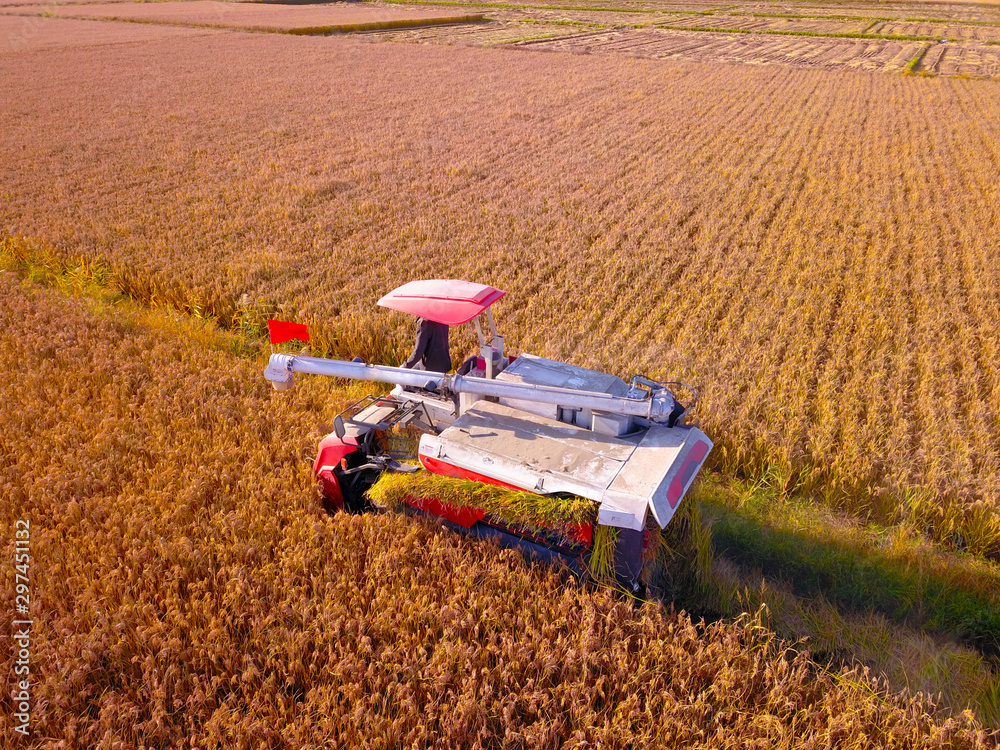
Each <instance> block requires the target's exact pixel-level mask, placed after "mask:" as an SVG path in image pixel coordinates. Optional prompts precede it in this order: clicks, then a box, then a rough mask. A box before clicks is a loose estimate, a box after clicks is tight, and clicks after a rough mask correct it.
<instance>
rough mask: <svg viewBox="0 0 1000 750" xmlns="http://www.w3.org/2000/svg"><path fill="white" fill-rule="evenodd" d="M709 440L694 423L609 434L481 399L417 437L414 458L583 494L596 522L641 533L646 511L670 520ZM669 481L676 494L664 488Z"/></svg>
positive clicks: (525, 485)
mask: <svg viewBox="0 0 1000 750" xmlns="http://www.w3.org/2000/svg"><path fill="white" fill-rule="evenodd" d="M699 444H700V447H699ZM711 445H712V444H711V441H709V439H708V438H707V437H706V436H705V434H704V433H703V432H701V430H698V429H697V428H695V427H683V426H680V427H663V426H660V425H653V426H651V427H649V428H647V429H643V430H641V431H638V432H637V433H636V434H634V435H629V436H626V437H613V436H609V435H598V434H595V433H593V432H590V431H589V430H583V429H580V428H575V427H571V426H569V425H566V424H563V423H561V422H558V421H556V420H553V419H549V418H548V417H543V416H540V415H537V414H529V413H527V412H524V411H521V410H519V409H513V408H511V407H509V406H505V405H503V404H494V403H490V402H488V401H480V402H478V403H477V404H476V405H475V406H474V407H473V408H472V409H470V410H469V411H468V412H466V413H465V414H463V415H462V416H461V417H459V418H458V419H457V420H456V421H455V422H454V424H452V426H451V427H449V428H447V429H446V430H444V431H443V432H442V433H441V434H440V435H424V436H423V437H422V438H421V439H420V456H421V458H422V459H423V458H425V457H426V458H432V459H437V460H439V461H442V462H444V463H446V464H449V465H451V466H455V467H458V468H460V469H463V470H465V471H467V472H471V473H473V474H479V475H482V476H485V477H489V478H491V479H496V480H498V481H501V482H504V483H506V484H510V485H513V486H515V487H520V488H522V489H524V490H527V491H529V492H538V493H543V494H553V493H560V492H566V493H570V494H573V495H579V496H580V497H586V498H589V499H591V500H593V501H594V502H596V503H597V504H598V522H599V523H602V524H606V525H610V526H617V527H619V528H627V529H635V530H641V529H642V528H644V526H645V522H646V513H647V511H652V513H653V516H654V518H655V519H656V521H657V522H658V523H659V524H660V526H661V527H662V526H666V525H667V523H669V521H670V519H671V518H672V517H673V514H674V512H675V511H676V509H677V507H678V506H679V505H680V500H681V499H682V498H683V495H684V493H685V492H687V489H688V487H690V484H691V480H693V478H694V475H695V474H697V470H698V468H700V467H701V464H702V463H703V462H704V458H705V457H706V456H707V455H708V451H709V450H710V449H711ZM694 449H697V450H696V452H697V453H698V454H699V455H700V460H695V459H694V458H693V457H692V451H693V450H694ZM682 479H683V481H682ZM675 481H676V482H677V483H678V487H679V488H680V493H679V495H678V494H677V492H676V491H675V492H674V493H671V491H670V490H671V487H672V486H673V485H674V484H675ZM675 489H676V488H675ZM671 498H673V499H671Z"/></svg>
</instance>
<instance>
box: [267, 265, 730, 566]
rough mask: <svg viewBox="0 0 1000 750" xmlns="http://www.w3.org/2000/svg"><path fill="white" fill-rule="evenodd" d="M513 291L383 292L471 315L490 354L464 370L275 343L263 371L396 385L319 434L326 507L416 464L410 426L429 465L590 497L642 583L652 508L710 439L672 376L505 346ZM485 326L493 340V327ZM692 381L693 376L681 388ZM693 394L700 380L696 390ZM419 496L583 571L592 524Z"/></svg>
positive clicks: (675, 501) (418, 305)
mask: <svg viewBox="0 0 1000 750" xmlns="http://www.w3.org/2000/svg"><path fill="white" fill-rule="evenodd" d="M503 295H504V292H501V291H499V290H498V289H494V288H493V287H490V286H484V285H482V284H473V283H470V282H465V281H454V280H429V281H414V282H411V283H409V284H405V285H403V286H401V287H399V288H398V289H396V290H394V291H393V292H390V293H389V294H388V295H386V296H385V297H383V298H382V299H380V300H379V302H378V304H379V305H382V306H383V307H389V308H392V309H396V310H401V311H403V312H407V313H410V314H413V315H418V316H420V317H423V318H427V319H430V320H433V321H437V322H439V323H444V324H446V325H460V324H464V323H467V322H469V321H473V322H474V325H475V328H476V333H477V335H478V337H479V343H480V347H481V356H479V357H478V358H477V360H476V362H475V365H474V366H473V367H472V368H471V370H470V371H469V372H468V373H467V374H465V375H459V374H453V375H449V374H446V373H440V372H428V371H424V370H411V369H404V368H400V367H385V366H379V365H370V364H365V363H364V362H362V361H360V360H357V359H356V360H354V361H353V362H346V361H341V360H332V359H322V358H318V357H306V356H298V355H290V354H272V355H271V359H270V362H269V364H268V368H267V370H266V372H265V377H266V378H267V379H268V380H270V381H271V383H272V384H273V385H274V387H275V388H277V389H279V390H283V389H286V388H290V387H292V384H293V379H294V375H295V374H296V373H302V374H306V373H308V374H313V375H327V376H331V377H338V378H352V379H359V380H371V381H376V382H383V383H392V384H394V385H395V386H396V387H395V388H394V389H393V390H392V391H391V393H390V394H389V395H376V396H368V397H367V398H365V399H362V400H361V401H359V402H358V403H357V404H354V405H353V406H352V407H350V408H348V409H347V410H346V411H345V412H344V413H342V414H341V415H339V416H338V417H337V418H336V419H335V420H334V427H335V430H334V432H333V433H331V434H330V435H327V436H326V437H325V438H324V439H323V440H322V441H321V442H320V445H319V451H318V454H317V456H316V460H315V464H314V471H315V473H316V475H317V477H318V479H319V480H320V482H321V485H322V488H323V495H324V504H325V506H326V507H327V509H328V510H335V509H343V508H347V509H348V510H352V511H360V510H363V509H364V508H365V507H366V506H367V499H366V497H365V493H366V492H367V490H368V489H369V488H370V487H371V485H372V484H373V483H374V482H375V481H376V480H377V479H378V477H379V476H380V475H381V473H382V472H384V471H403V472H414V471H419V470H420V467H419V466H416V465H415V464H413V463H412V462H409V461H407V460H406V459H407V458H412V450H411V451H409V453H410V454H411V455H410V456H407V455H406V454H407V451H405V450H402V451H401V450H393V448H394V447H395V446H397V445H398V444H399V442H401V441H400V435H401V434H405V433H410V434H412V433H414V432H417V433H419V434H420V441H419V448H418V450H417V455H416V458H417V459H418V460H419V463H420V466H422V467H423V468H424V469H426V470H427V471H429V472H432V473H435V474H442V475H446V476H451V477H459V478H464V479H472V480H476V481H480V482H485V483H487V484H494V485H500V486H504V487H509V488H514V489H519V490H525V491H528V492H533V493H537V494H541V495H558V496H567V495H575V496H578V497H583V498H587V499H589V500H591V501H593V502H594V504H595V505H596V508H597V513H596V519H597V521H596V523H597V525H598V526H601V525H603V526H609V527H613V529H614V532H615V533H614V534H613V536H612V537H611V538H613V539H614V550H613V563H614V570H615V574H616V575H617V577H618V578H619V579H620V580H622V581H623V582H628V583H631V584H633V585H634V584H635V583H636V581H637V579H638V577H639V573H640V571H641V567H642V553H643V550H644V549H645V546H646V544H647V543H648V534H647V532H646V525H647V518H650V519H651V520H653V521H655V523H656V524H657V525H659V526H660V527H661V528H663V527H665V526H666V525H667V524H668V523H669V522H670V520H671V518H673V516H674V513H675V512H676V511H677V509H678V507H679V506H680V504H681V501H682V499H683V498H684V495H685V493H686V492H687V490H688V488H689V487H690V486H691V483H692V481H693V480H694V478H695V476H696V475H697V473H698V470H699V469H700V468H701V466H702V464H703V463H704V461H705V459H706V457H707V456H708V453H709V451H710V450H711V449H712V441H711V440H709V438H708V437H707V436H706V435H705V434H704V433H703V432H701V430H699V429H698V428H697V427H694V426H691V425H686V424H685V423H684V416H685V414H687V412H688V411H689V410H690V407H692V406H693V405H694V404H693V403H691V404H689V405H688V406H687V407H685V406H684V405H683V404H681V403H680V402H679V401H678V400H677V398H676V397H675V396H674V394H673V392H672V391H671V390H670V388H669V387H668V386H669V385H683V384H679V383H676V384H674V383H671V384H667V383H660V382H656V381H654V380H651V379H649V378H645V377H642V376H639V375H636V376H635V377H633V378H632V379H631V380H630V381H629V382H627V383H626V382H625V381H624V380H622V379H621V378H618V377H615V376H614V375H608V374H605V373H601V372H597V371H595V370H588V369H586V368H583V367H577V366H575V365H570V364H566V363H564V362H556V361H553V360H549V359H544V358H542V357H536V356H533V355H530V354H522V355H520V356H518V357H511V358H507V357H505V356H504V351H503V345H504V341H503V338H502V337H501V336H499V335H498V334H497V332H496V327H495V325H494V323H493V316H492V312H491V310H490V306H491V305H492V304H493V303H495V302H496V301H497V300H499V299H500V298H501V297H502V296H503ZM480 317H484V318H485V319H486V320H485V323H486V324H487V325H488V330H489V333H490V334H491V336H490V338H489V339H488V338H487V336H486V335H485V334H484V326H483V325H482V324H481V323H480ZM684 387H686V386H684ZM692 394H693V390H692ZM407 502H408V503H409V504H411V505H413V506H414V507H415V508H417V509H419V510H422V511H424V512H427V513H431V514H433V515H437V516H440V517H442V518H443V519H444V520H445V521H446V522H447V523H449V524H450V525H452V526H455V527H460V528H462V529H465V530H467V531H469V532H471V533H473V534H476V535H479V536H486V537H495V538H497V539H498V540H499V541H500V542H501V543H502V544H507V545H509V546H514V547H518V548H520V549H522V550H523V551H526V552H528V553H530V554H533V555H535V556H537V557H542V558H548V557H553V556H560V557H563V558H565V559H566V560H567V561H568V562H569V564H570V566H571V567H573V568H575V569H577V570H583V569H584V568H585V567H586V566H587V564H588V560H589V557H590V554H591V552H592V549H591V545H592V542H593V540H594V536H595V535H594V531H595V529H594V528H593V524H589V523H588V524H582V525H578V526H576V527H575V531H574V533H573V534H572V537H573V538H572V540H569V541H567V539H566V537H565V535H561V536H557V535H555V534H553V535H548V534H546V533H544V531H543V532H542V533H539V532H538V530H537V529H535V530H533V531H531V532H529V531H526V530H525V529H523V528H517V527H512V526H509V525H506V524H504V523H500V522H498V521H497V520H496V519H495V518H493V517H491V516H488V515H487V514H486V513H485V512H484V511H482V510H481V509H479V508H476V507H471V506H466V507H455V506H454V505H453V504H444V503H440V502H436V501H434V500H427V499H419V498H410V499H408V500H407Z"/></svg>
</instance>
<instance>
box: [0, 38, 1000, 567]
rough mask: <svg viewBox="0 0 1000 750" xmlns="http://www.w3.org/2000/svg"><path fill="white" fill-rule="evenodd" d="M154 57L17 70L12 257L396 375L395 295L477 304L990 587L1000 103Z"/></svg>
mask: <svg viewBox="0 0 1000 750" xmlns="http://www.w3.org/2000/svg"><path fill="white" fill-rule="evenodd" d="M46 20H51V21H53V22H59V23H62V22H63V20H62V19H46ZM129 28H131V26H130V27H129ZM636 33H639V32H636ZM806 41H810V40H806ZM144 44H145V45H146V46H144V47H143V46H138V47H121V46H116V47H107V48H103V47H102V48H94V49H83V48H68V49H65V50H64V51H62V52H60V53H59V56H58V58H56V57H54V56H49V57H46V58H39V57H37V56H32V55H21V56H13V57H8V58H6V60H5V62H4V67H5V69H6V70H7V71H8V72H9V76H10V78H9V80H11V81H12V85H11V86H9V87H8V88H7V89H5V91H4V92H3V93H2V94H0V99H2V101H0V104H2V114H0V123H2V126H3V129H4V132H5V133H8V134H9V137H8V138H7V139H5V141H4V143H3V144H2V145H0V149H2V156H3V159H2V162H0V184H2V185H3V193H4V197H5V201H4V203H3V204H2V208H0V211H2V218H0V221H2V225H3V227H4V231H5V232H6V233H7V234H10V235H24V236H27V237H30V238H33V239H34V240H37V241H39V242H41V243H43V244H45V245H48V246H51V247H53V248H54V249H55V251H56V252H57V253H59V254H61V255H62V256H63V257H64V258H70V259H72V258H76V257H79V256H81V255H82V256H85V257H88V258H90V259H97V258H101V259H103V261H104V262H107V263H109V264H111V265H113V266H115V267H117V268H120V269H126V270H128V272H129V273H131V274H132V275H133V276H134V277H135V278H136V279H137V280H138V281H137V282H136V290H137V292H138V293H141V294H147V295H149V296H151V297H155V298H156V299H159V300H161V301H171V300H172V301H174V302H175V303H177V304H181V305H184V304H186V305H188V307H189V308H191V309H197V310H200V311H207V312H208V313H210V314H212V315H215V316H216V317H217V318H219V319H220V320H221V321H223V322H230V321H232V320H234V316H237V315H238V314H239V313H240V310H243V309H246V308H247V307H248V306H249V307H251V308H252V307H254V306H268V305H270V306H272V307H273V309H281V310H283V311H284V312H283V314H287V315H294V316H298V317H300V318H301V319H303V320H306V321H310V322H313V323H315V324H317V325H324V326H327V327H328V328H332V329H334V330H335V329H336V328H337V327H345V328H350V329H351V330H355V331H357V330H365V329H366V328H367V329H368V330H370V331H374V330H376V329H377V330H379V331H381V333H379V336H380V337H382V338H383V339H385V340H384V342H383V343H381V344H379V345H378V346H374V345H373V348H374V349H375V350H377V351H390V352H391V351H396V352H398V353H399V354H402V353H403V352H404V349H405V347H406V346H407V345H408V338H409V335H410V333H409V322H408V321H406V320H404V319H403V317H402V316H395V317H394V316H393V315H391V314H387V313H385V312H384V311H376V310H375V309H374V301H375V300H376V299H378V297H379V296H381V295H382V294H383V293H384V292H385V291H386V290H387V289H390V288H392V287H393V286H396V285H397V284H399V283H402V282H403V281H405V280H408V279H411V278H421V277H435V276H442V275H445V276H457V277H466V278H473V279H478V280H485V281H489V282H491V283H493V284H495V285H496V286H498V287H500V288H504V289H506V290H508V291H509V295H508V297H507V300H506V301H505V302H504V303H503V304H502V305H501V307H500V309H498V311H497V313H498V316H499V320H500V324H501V327H502V329H503V330H504V331H505V333H506V335H507V337H508V339H507V340H508V342H509V343H510V345H512V346H513V347H515V350H516V351H529V352H533V353H536V354H540V355H543V356H550V357H555V358H559V359H568V360H569V361H574V362H577V363H579V364H582V365H589V366H594V367H598V368H600V369H606V370H608V371H612V372H618V373H621V374H622V375H625V376H627V375H629V374H630V373H632V372H635V371H644V372H647V373H648V374H650V375H653V376H670V377H671V378H681V379H684V380H688V381H690V382H693V383H695V384H697V386H698V387H699V389H700V391H701V393H702V402H701V403H702V406H701V407H700V409H701V411H700V417H701V419H702V421H703V424H704V425H705V426H706V427H707V428H708V429H709V430H710V431H711V433H712V434H713V437H714V438H715V439H716V445H717V446H719V447H718V449H717V450H716V451H715V453H714V455H715V457H716V462H717V466H718V467H720V468H723V469H725V470H726V471H729V472H743V473H748V474H753V473H754V472H757V471H761V470H763V468H764V467H767V466H770V465H777V466H781V467H784V469H786V470H787V472H788V477H789V482H790V483H791V484H793V485H798V486H800V488H801V489H802V490H803V491H805V492H807V493H817V494H820V495H823V496H824V497H825V498H826V501H827V502H830V503H832V504H834V505H840V506H843V507H847V508H850V509H851V510H853V511H854V512H857V513H861V514H863V515H869V514H870V515H872V516H873V517H875V518H881V519H884V520H888V521H892V520H895V519H898V518H899V517H901V516H902V517H912V518H913V519H914V523H918V524H919V525H920V527H921V528H923V527H924V526H930V527H931V528H932V529H934V530H935V533H936V534H937V536H938V537H939V538H940V539H942V540H945V541H950V542H956V541H958V542H960V543H962V544H965V545H967V546H969V547H970V548H972V549H974V550H976V551H980V552H985V553H988V554H996V552H997V539H998V535H997V531H996V522H995V498H996V497H997V496H998V490H1000V466H998V460H1000V459H998V456H1000V450H998V449H1000V446H998V444H997V439H998V438H997V434H998V431H997V429H996V427H997V410H998V408H1000V401H998V394H1000V380H998V377H997V373H996V372H995V370H994V368H992V366H991V365H990V362H992V361H993V360H994V359H995V356H994V355H995V352H996V349H997V347H998V334H997V328H996V326H995V320H996V319H997V315H998V305H1000V300H998V297H997V291H996V290H997V288H998V285H997V280H996V279H995V275H996V274H995V268H994V264H993V263H992V262H991V260H990V258H991V253H992V248H993V247H994V246H995V245H996V243H997V229H996V227H997V226H998V225H1000V223H998V221H997V218H998V216H997V212H998V206H1000V200H998V197H1000V196H998V192H997V191H998V187H997V183H996V181H995V180H994V179H993V176H994V174H995V173H996V168H997V164H998V160H1000V152H998V151H997V143H1000V138H998V132H997V131H998V127H1000V125H998V123H1000V116H998V115H1000V112H998V107H1000V99H998V98H997V97H996V96H994V94H995V84H994V83H992V82H988V81H953V80H944V79H936V80H932V79H921V78H915V77H902V76H895V77H892V76H885V75H872V74H867V73H864V72H860V71H859V72H851V73H849V72H839V73H838V72H831V71H826V70H789V69H787V68H778V67H773V68H771V67H753V66H712V65H708V64H696V63H687V62H683V63H682V62H671V61H658V60H648V61H646V60H629V59H625V58H621V57H611V56H607V57H602V56H597V55H591V56H585V55H570V56H560V57H552V55H551V54H534V53H533V52H531V51H530V48H529V50H527V51H526V50H505V49H499V50H480V49H475V48H469V47H464V48H448V47H439V46H433V45H432V46H417V45H406V44H393V45H385V44H378V43H373V42H372V41H371V40H370V39H368V38H361V39H354V38H350V39H348V38H344V39H341V40H340V41H338V42H336V43H335V45H334V46H333V47H332V48H331V41H329V40H324V39H313V40H307V39H301V40H300V39H290V38H285V37H284V36H281V35H212V36H206V37H190V38H184V37H181V38H178V39H172V40H170V41H166V40H164V41H155V40H153V41H150V42H147V43H144ZM47 54H48V55H51V53H45V52H44V51H39V52H37V53H36V55H47ZM42 60H44V63H45V65H46V66H48V68H49V69H50V70H51V71H52V76H51V77H50V78H48V79H46V80H43V81H37V80H34V79H32V77H31V75H30V73H29V71H30V70H32V69H34V68H35V67H37V66H38V65H39V64H41V61H42ZM458 60H461V61H462V62H461V65H457V64H456V61H458ZM210 61H215V62H214V63H212V64H210ZM555 62H558V65H555ZM220 64H221V65H224V66H225V67H226V74H225V75H221V74H220V73H219V72H218V67H219V65H220ZM386 64H389V65H391V66H392V68H393V69H394V70H395V71H396V74H395V75H393V76H391V77H386V76H383V75H382V74H381V73H380V71H381V70H383V69H384V66H385V65H386ZM83 71H86V73H84V72H83ZM317 80H330V81H337V82H338V85H337V86H336V87H335V88H333V87H317V86H316V85H315V84H314V82H315V81H317ZM748 91H752V92H754V93H753V96H747V93H746V92H748ZM192 92H199V95H198V96H192V95H191V94H192ZM248 94H249V95H248ZM793 112H794V113H795V114H796V116H795V117H794V118H790V117H788V115H789V113H793ZM43 124H44V126H43ZM81 132H86V133H87V138H86V139H82V138H81V137H80V135H79V134H80V133H81ZM473 134H475V136H474V137H473ZM269 309H270V308H269ZM623 331H627V332H628V334H627V335H623V334H622V332H623ZM386 337H388V338H386ZM456 345H457V346H470V345H471V340H468V341H467V340H464V339H463V340H460V341H459V342H458V344H456ZM345 353H346V352H345ZM362 354H363V355H364V354H365V352H362ZM388 358H391V356H389V357H388Z"/></svg>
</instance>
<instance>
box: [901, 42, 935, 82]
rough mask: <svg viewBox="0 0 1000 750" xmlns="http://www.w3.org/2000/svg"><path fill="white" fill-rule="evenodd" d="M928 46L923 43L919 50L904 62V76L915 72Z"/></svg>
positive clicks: (929, 46)
mask: <svg viewBox="0 0 1000 750" xmlns="http://www.w3.org/2000/svg"><path fill="white" fill-rule="evenodd" d="M930 48H931V45H929V44H925V45H924V46H923V47H921V48H920V51H919V52H917V54H915V55H914V56H913V59H912V60H910V61H909V62H908V63H906V67H905V68H903V75H904V76H911V75H913V74H914V73H915V72H916V70H917V66H918V65H920V61H921V60H923V59H924V55H926V54H927V50H929V49H930Z"/></svg>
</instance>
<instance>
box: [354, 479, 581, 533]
mask: <svg viewBox="0 0 1000 750" xmlns="http://www.w3.org/2000/svg"><path fill="white" fill-rule="evenodd" d="M407 497H412V498H423V499H427V500H430V499H435V500H438V501H440V502H441V503H444V504H445V505H448V506H450V507H452V508H456V509H458V508H462V507H473V508H479V509H481V510H483V511H484V512H485V513H486V514H487V515H488V516H490V517H491V518H493V519H494V520H497V521H499V522H501V523H504V524H507V525H509V526H515V527H520V528H525V529H528V530H530V531H546V532H555V533H556V534H557V535H561V533H560V532H569V531H571V529H572V527H573V526H577V525H579V524H582V523H592V522H594V521H596V520H597V503H595V502H594V501H592V500H587V499H586V498H582V497H557V496H555V495H536V494H535V493H533V492H523V491H521V490H512V489H508V488H506V487H497V486H495V485H491V484H483V483H482V482H473V481H470V480H467V479H454V478H452V477H445V476H441V475H439V474H431V473H430V472H428V471H421V472H417V473H414V474H401V473H392V472H385V473H384V474H383V475H382V476H381V477H380V478H379V480H378V481H377V482H376V483H375V484H374V485H373V486H372V488H371V489H370V490H368V498H369V499H370V500H371V501H372V502H373V503H375V504H376V505H379V506H381V507H385V508H399V507H401V506H402V504H403V503H404V501H405V499H406V498H407ZM566 541H572V540H571V539H570V538H569V537H566Z"/></svg>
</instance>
